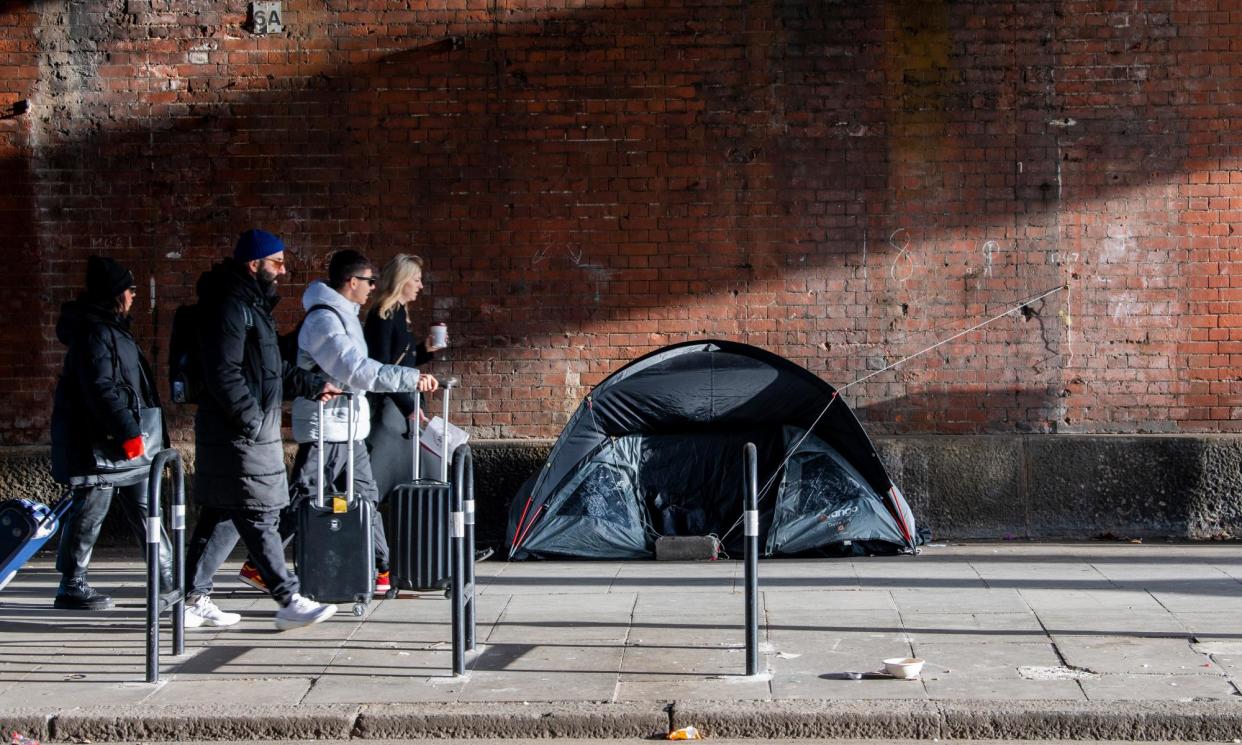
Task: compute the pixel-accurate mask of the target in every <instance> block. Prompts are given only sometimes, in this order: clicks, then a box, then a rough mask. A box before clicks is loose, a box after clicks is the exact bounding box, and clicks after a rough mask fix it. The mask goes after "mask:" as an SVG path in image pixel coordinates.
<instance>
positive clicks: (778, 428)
mask: <svg viewBox="0 0 1242 745" xmlns="http://www.w3.org/2000/svg"><path fill="white" fill-rule="evenodd" d="M808 430H810V431H809V432H808ZM746 442H754V443H755V444H756V446H757V447H758V451H759V474H760V476H759V483H760V488H761V490H762V489H763V487H764V485H765V483H767V484H768V485H769V488H768V489H767V490H766V491H761V494H760V503H759V509H760V520H759V530H760V544H761V546H762V547H763V553H764V554H765V555H768V556H778V555H786V556H788V555H804V554H864V553H900V552H909V551H913V550H914V548H915V546H916V545H917V543H918V542H920V541H919V538H918V531H917V529H916V526H915V522H914V516H913V514H912V513H911V512H910V508H909V506H908V505H907V504H906V501H905V499H904V498H903V497H902V495H901V492H900V490H898V488H897V487H896V486H895V485H894V484H893V482H892V481H891V480H890V479H889V477H888V474H887V473H886V472H885V470H884V466H883V464H882V463H881V462H880V458H879V456H878V455H877V454H876V451H875V447H874V446H873V445H872V444H871V440H870V439H869V438H868V437H867V434H866V432H864V431H863V428H862V425H860V424H859V423H858V419H857V418H856V417H855V416H854V413H853V412H852V411H850V409H849V407H848V406H846V405H845V403H844V401H842V400H840V399H839V397H837V395H836V391H835V390H834V389H833V387H832V386H830V385H828V384H827V383H825V382H824V381H822V380H820V379H819V378H818V377H816V376H815V375H813V374H812V373H811V372H810V371H808V370H806V369H805V368H802V367H800V366H798V365H796V364H794V363H793V362H790V361H789V360H787V359H785V358H784V357H780V356H778V355H775V354H772V353H771V352H767V351H765V350H763V349H759V348H758V347H753V346H750V345H747V344H740V343H736V342H729V341H718V340H708V341H694V342H686V343H682V344H675V345H673V346H669V347H665V348H663V349H659V350H656V351H654V352H652V353H650V354H648V355H646V356H644V357H641V358H639V359H637V360H635V361H633V362H631V363H629V364H628V365H626V366H625V367H623V368H621V369H620V370H618V371H617V372H615V373H613V374H612V375H610V376H609V377H608V378H607V379H605V380H604V381H603V382H601V383H600V384H599V385H597V386H596V387H595V389H594V390H592V391H591V393H590V394H589V395H588V396H587V397H586V398H585V399H584V400H583V402H582V404H581V405H580V406H579V407H578V410H577V411H576V412H575V413H574V415H573V417H572V418H571V419H570V420H569V423H568V424H567V425H566V427H565V429H564V431H563V432H562V433H561V436H560V438H558V439H557V441H556V444H555V446H553V448H552V452H551V454H550V455H549V456H548V461H547V463H546V464H545V465H544V467H543V469H542V470H541V471H540V472H539V473H538V474H537V475H536V476H535V477H533V478H532V479H531V480H530V481H528V482H527V484H526V485H525V486H524V487H523V489H522V491H521V492H520V493H519V494H518V495H517V498H515V499H514V501H513V505H512V508H511V510H510V515H509V529H508V542H509V556H510V558H513V559H524V558H533V557H578V558H590V559H633V558H644V557H649V556H651V555H652V554H653V551H654V544H655V539H656V538H657V537H659V536H662V535H715V536H717V537H718V538H720V539H721V540H722V543H723V546H724V548H725V550H726V551H730V552H740V550H741V546H742V541H743V536H742V535H741V533H742V531H741V530H740V529H733V528H734V527H735V526H737V525H739V524H740V522H741V520H740V518H741V515H742V484H743V463H742V448H743V445H744V444H745V443H746ZM795 447H796V449H794V448H795ZM791 449H794V450H793V453H792V454H791V455H789V457H788V460H786V455H787V454H789V453H790V450H791ZM772 474H777V475H776V478H773V479H771V482H770V483H769V481H768V479H769V476H771V475H772Z"/></svg>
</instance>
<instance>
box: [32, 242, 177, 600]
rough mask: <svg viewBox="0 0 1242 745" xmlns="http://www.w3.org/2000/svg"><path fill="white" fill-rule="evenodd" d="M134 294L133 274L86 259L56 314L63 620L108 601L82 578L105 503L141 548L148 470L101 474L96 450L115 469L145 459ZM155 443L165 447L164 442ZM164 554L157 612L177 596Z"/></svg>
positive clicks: (148, 391) (144, 369)
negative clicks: (60, 355)
mask: <svg viewBox="0 0 1242 745" xmlns="http://www.w3.org/2000/svg"><path fill="white" fill-rule="evenodd" d="M137 291H138V288H137V286H136V284H135V281H134V275H133V273H132V272H131V271H130V270H128V269H126V268H125V267H123V266H121V265H120V264H118V263H117V262H116V261H114V260H112V259H109V258H107V257H103V256H91V257H90V258H89V259H87V262H86V290H85V292H83V293H82V294H81V295H80V296H79V297H78V299H76V300H73V301H70V302H68V303H65V304H64V305H63V306H61V311H60V319H59V320H58V321H57V323H56V336H57V338H58V339H60V341H61V343H63V344H64V345H65V346H66V347H68V349H67V351H66V352H65V362H64V368H63V370H62V372H61V375H60V379H59V380H58V381H57V383H56V393H55V396H54V399H53V403H52V476H53V478H55V479H56V481H57V482H59V483H61V484H65V485H67V486H69V487H70V488H72V489H73V490H74V491H73V500H74V501H73V506H72V508H71V512H70V513H69V517H68V518H67V519H66V521H65V528H64V531H63V532H62V533H61V536H60V548H59V551H58V553H57V556H56V569H57V570H58V571H59V572H60V574H61V581H60V588H59V590H58V591H57V593H56V599H55V601H54V605H55V607H57V608H60V609H62V610H105V609H107V608H111V607H112V605H113V603H112V598H110V597H108V596H107V595H105V594H103V593H101V592H99V591H98V590H96V589H95V588H93V587H91V586H90V584H89V583H87V581H86V574H87V569H88V568H89V565H90V561H91V553H92V551H93V550H94V547H95V541H96V540H98V538H99V530H100V528H101V527H102V526H103V521H104V517H106V516H107V514H108V509H109V507H110V506H111V504H112V498H113V496H114V495H118V494H119V495H120V497H121V505H122V507H123V509H124V512H125V517H126V518H127V520H128V522H129V524H130V527H131V528H133V531H134V535H135V536H136V537H137V538H138V541H139V544H140V545H145V544H146V513H147V477H148V475H149V473H150V470H149V468H146V467H136V468H134V469H133V470H132V471H126V472H123V473H100V472H99V468H98V466H97V465H96V461H95V455H94V453H95V450H96V449H100V450H103V451H108V450H111V451H112V454H111V455H112V457H114V458H115V459H116V460H125V459H127V458H128V459H133V458H138V457H139V456H141V455H143V454H144V453H145V452H146V446H145V445H144V443H143V434H144V433H143V432H142V430H141V425H140V420H139V415H138V411H139V409H147V408H159V406H160V400H159V394H158V393H157V391H156V388H155V383H154V380H155V378H154V377H153V376H152V374H151V367H150V365H148V364H147V360H146V358H145V357H144V356H143V354H142V350H141V349H139V348H138V344H137V343H136V342H135V341H134V336H133V334H132V333H130V310H131V308H132V307H133V304H134V297H135V296H136V295H137ZM145 434H147V435H148V436H152V435H154V436H156V439H157V440H161V439H162V441H163V443H162V444H163V446H164V447H167V445H168V441H167V440H168V437H167V433H166V432H158V433H150V432H148V433H145ZM163 541H164V545H163V547H162V549H161V552H160V556H161V559H162V562H161V564H162V565H161V567H160V572H161V579H160V584H161V586H162V587H164V588H173V589H170V590H168V591H167V592H165V593H164V596H163V598H162V602H163V603H164V605H165V606H166V605H167V604H169V603H171V602H173V601H174V600H175V599H176V596H177V590H176V583H175V582H174V580H173V576H172V551H171V549H170V548H169V545H168V543H167V537H163Z"/></svg>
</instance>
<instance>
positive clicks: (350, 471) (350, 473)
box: [315, 391, 354, 510]
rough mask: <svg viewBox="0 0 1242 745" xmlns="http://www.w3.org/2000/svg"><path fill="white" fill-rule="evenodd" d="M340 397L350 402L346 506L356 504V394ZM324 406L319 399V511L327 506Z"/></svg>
mask: <svg viewBox="0 0 1242 745" xmlns="http://www.w3.org/2000/svg"><path fill="white" fill-rule="evenodd" d="M337 395H338V396H344V397H345V398H346V400H347V401H348V402H349V407H348V411H347V413H346V414H345V439H346V440H347V441H348V443H349V444H348V445H346V456H345V458H346V462H345V482H346V483H345V504H353V502H354V392H353V391H341V392H340V393H338V394H337ZM323 404H324V400H323V399H322V398H321V399H319V427H318V430H319V448H318V452H317V455H318V457H319V472H318V473H317V474H316V475H317V476H318V478H317V479H315V506H316V507H318V508H319V509H321V510H322V509H325V508H326V506H327V505H325V504H324V501H323V480H324V478H323V446H324V440H323V430H324V423H323Z"/></svg>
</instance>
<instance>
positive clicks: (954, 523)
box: [0, 435, 1242, 546]
mask: <svg viewBox="0 0 1242 745" xmlns="http://www.w3.org/2000/svg"><path fill="white" fill-rule="evenodd" d="M875 443H876V447H877V449H878V450H879V452H880V456H881V458H882V459H883V461H884V463H885V465H886V466H887V467H888V469H889V473H890V474H891V475H892V477H893V479H894V481H896V483H897V484H898V486H899V487H901V490H902V491H903V492H904V493H905V495H906V498H907V499H908V500H909V502H910V505H911V507H912V508H913V510H914V514H915V516H916V517H917V518H918V520H919V521H920V523H921V524H925V525H928V526H930V527H931V530H932V534H933V537H934V539H936V540H953V539H970V540H980V539H1005V538H1012V539H1031V540H1041V539H1089V538H1104V539H1144V538H1148V539H1150V538H1171V539H1188V540H1227V539H1235V538H1242V499H1239V497H1240V496H1242V435H1197V436H1195V435H1183V436H1164V435H1136V436H1115V435H983V436H944V435H912V436H885V437H877V438H875ZM472 446H473V449H474V456H475V457H474V463H475V490H476V500H477V510H478V516H477V521H478V523H477V527H476V530H477V531H478V533H477V535H478V541H479V543H480V544H484V545H493V546H499V545H501V544H502V543H503V541H504V532H505V525H506V522H507V520H508V514H509V512H508V511H509V504H510V501H511V500H512V499H513V496H514V494H516V493H517V491H518V489H519V488H520V487H521V485H522V483H523V482H524V481H526V479H528V478H529V477H530V476H531V475H533V474H535V473H536V472H538V470H539V469H540V468H541V467H542V466H543V463H544V462H545V460H546V458H547V456H548V453H549V451H550V450H551V446H552V441H550V440H493V441H486V440H485V441H477V442H473V443H472ZM293 452H294V449H293V448H292V447H290V448H288V449H287V453H286V454H287V456H288V461H289V462H290V463H292V458H293ZM182 453H183V455H185V456H186V467H187V471H188V472H189V473H192V472H193V466H194V463H193V447H183V448H182ZM738 457H739V458H740V457H741V455H740V454H739V455H738ZM48 464H49V451H48V448H46V447H7V448H0V495H3V497H4V498H5V499H10V498H15V497H30V498H33V499H38V500H41V501H51V500H54V499H55V498H56V497H57V496H58V495H59V494H60V490H59V488H58V487H57V486H56V484H54V483H53V482H52V480H51V478H50V476H49V475H48ZM761 477H762V474H761ZM760 480H761V481H762V480H763V479H762V478H761V479H760ZM191 481H192V480H191ZM739 499H740V495H739ZM104 530H105V539H106V540H107V541H109V542H112V543H116V542H122V543H123V542H127V541H130V540H132V539H131V538H129V537H128V529H127V528H126V526H125V524H124V522H123V521H122V520H121V519H120V516H119V515H118V514H116V511H114V513H113V514H112V515H111V516H110V517H109V522H108V523H107V524H106V525H105V529H104Z"/></svg>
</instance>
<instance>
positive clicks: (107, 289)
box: [86, 256, 134, 303]
mask: <svg viewBox="0 0 1242 745" xmlns="http://www.w3.org/2000/svg"><path fill="white" fill-rule="evenodd" d="M133 286H134V273H133V272H131V271H130V270H128V269H126V268H125V267H123V266H121V265H120V264H118V263H116V262H115V261H113V260H112V259H109V258H108V257H106V256H92V257H90V258H89V259H87V260H86V294H87V295H89V296H90V297H91V298H92V299H93V300H95V301H97V302H101V303H108V302H111V301H112V300H115V299H116V296H117V295H120V294H121V293H122V292H125V290H127V289H128V288H130V287H133Z"/></svg>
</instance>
